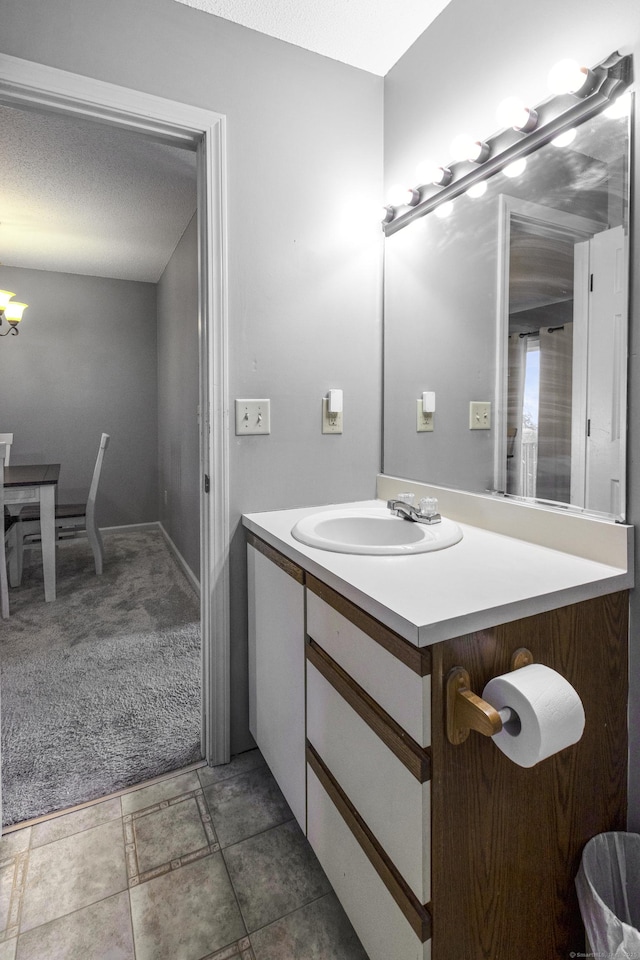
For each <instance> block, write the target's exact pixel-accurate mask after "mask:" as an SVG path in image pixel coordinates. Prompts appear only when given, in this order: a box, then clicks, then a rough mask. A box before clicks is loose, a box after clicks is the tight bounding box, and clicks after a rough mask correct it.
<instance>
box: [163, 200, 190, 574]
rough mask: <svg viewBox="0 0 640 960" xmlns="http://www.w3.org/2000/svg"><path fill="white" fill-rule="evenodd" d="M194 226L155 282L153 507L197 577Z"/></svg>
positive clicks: (186, 231) (183, 238) (188, 229)
mask: <svg viewBox="0 0 640 960" xmlns="http://www.w3.org/2000/svg"><path fill="white" fill-rule="evenodd" d="M199 451H200V447H199V432H198V229H197V218H196V216H195V215H194V216H193V218H192V220H191V222H190V223H189V226H188V227H187V229H186V230H185V232H184V233H183V235H182V237H181V239H180V241H179V243H178V245H177V247H176V249H175V250H174V252H173V256H172V257H171V259H170V260H169V263H168V264H167V266H166V267H165V270H164V272H163V274H162V276H161V277H160V280H159V281H158V495H159V507H158V512H159V516H160V519H161V521H162V524H163V526H164V528H165V530H166V531H167V533H168V534H169V536H170V537H171V539H172V540H173V542H174V544H175V546H176V547H177V548H178V550H179V551H180V553H181V554H182V556H183V557H184V559H185V561H186V562H187V564H188V565H189V567H190V568H191V570H192V571H193V573H194V574H195V576H196V577H198V578H199V576H200V499H199V490H200V452H199Z"/></svg>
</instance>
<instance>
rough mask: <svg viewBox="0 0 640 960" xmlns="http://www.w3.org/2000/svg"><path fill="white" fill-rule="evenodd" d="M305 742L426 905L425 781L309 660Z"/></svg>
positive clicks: (427, 827) (427, 788)
mask: <svg viewBox="0 0 640 960" xmlns="http://www.w3.org/2000/svg"><path fill="white" fill-rule="evenodd" d="M383 732H384V731H383ZM307 740H308V741H309V742H310V743H311V745H312V746H313V747H314V749H315V750H316V752H317V753H318V754H319V756H320V757H321V759H322V760H323V761H324V763H325V764H326V765H327V767H328V768H329V770H330V771H331V773H332V775H333V776H334V778H335V779H336V781H337V782H338V784H339V785H340V787H341V788H342V789H343V790H344V792H345V793H346V795H347V797H348V798H349V800H350V801H351V803H352V804H353V806H354V807H355V808H356V810H357V811H358V813H359V814H360V816H361V817H362V818H363V820H364V821H365V823H366V824H367V826H368V828H369V829H370V830H371V832H372V833H373V835H374V836H375V838H376V840H378V842H379V843H380V845H381V846H382V848H383V849H384V851H385V853H386V854H387V856H388V857H389V859H390V860H391V861H392V863H393V864H394V865H395V866H396V867H397V869H398V871H399V872H400V874H401V875H402V876H403V877H404V879H405V880H406V881H407V883H408V884H409V886H410V887H411V889H412V890H413V892H414V893H415V895H416V897H417V898H418V899H419V900H420V902H421V903H423V904H424V903H427V902H428V900H429V898H430V874H431V858H430V802H429V801H430V783H429V781H428V780H427V781H426V782H420V779H418V778H417V777H416V776H415V775H414V773H412V772H410V771H409V769H408V768H407V766H406V765H405V764H404V763H403V762H402V760H401V759H399V757H398V756H397V755H396V754H395V753H394V752H393V750H391V749H390V748H389V746H387V744H386V743H385V742H384V741H383V740H382V739H381V738H380V736H379V735H378V733H376V732H375V731H374V729H372V727H371V726H370V725H369V724H368V723H367V722H365V720H364V719H363V718H362V716H360V715H359V714H358V713H357V712H356V710H354V709H352V707H351V706H350V705H349V703H347V701H346V700H344V699H343V698H342V696H341V695H340V693H338V691H337V690H336V689H335V687H334V686H332V684H331V683H330V682H329V681H328V680H327V679H325V677H324V676H323V675H322V673H320V672H319V671H318V670H317V669H316V667H315V666H314V665H313V664H312V663H310V662H309V661H307Z"/></svg>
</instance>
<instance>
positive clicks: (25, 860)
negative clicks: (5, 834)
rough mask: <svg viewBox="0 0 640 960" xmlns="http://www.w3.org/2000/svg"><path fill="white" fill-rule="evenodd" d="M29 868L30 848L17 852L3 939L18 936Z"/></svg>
mask: <svg viewBox="0 0 640 960" xmlns="http://www.w3.org/2000/svg"><path fill="white" fill-rule="evenodd" d="M12 859H13V858H12ZM28 868H29V850H28V849H27V850H22V851H20V853H18V854H16V856H15V865H14V869H13V879H12V881H11V899H10V901H9V911H8V914H7V926H6V929H5V931H4V934H3V937H2V940H12V939H13V938H14V937H17V936H18V931H19V930H20V917H21V915H22V901H23V897H24V888H25V881H26V878H27V870H28Z"/></svg>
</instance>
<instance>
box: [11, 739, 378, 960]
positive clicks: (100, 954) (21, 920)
mask: <svg viewBox="0 0 640 960" xmlns="http://www.w3.org/2000/svg"><path fill="white" fill-rule="evenodd" d="M0 960H367V958H366V954H365V952H364V950H363V949H362V946H361V944H360V942H359V940H358V938H357V937H356V935H355V933H354V931H353V928H352V927H351V925H350V923H349V921H348V919H347V917H346V916H345V914H344V911H343V910H342V908H341V906H340V904H339V903H338V901H337V899H336V897H335V895H334V893H333V892H332V890H331V887H330V885H329V882H328V880H327V878H326V877H325V875H324V873H323V871H322V868H321V867H320V865H319V863H318V861H317V860H316V858H315V856H314V854H313V852H312V850H311V848H310V847H309V845H308V843H307V840H306V839H305V837H304V835H303V833H302V832H301V830H300V828H299V827H298V824H297V822H296V821H295V820H294V819H293V815H292V813H291V810H290V809H289V807H288V806H287V804H286V802H285V800H284V797H283V796H282V794H281V793H280V790H279V789H278V786H277V784H276V782H275V780H274V779H273V777H272V775H271V773H270V771H269V769H268V767H267V765H266V764H265V762H264V760H263V759H262V757H261V755H260V753H259V751H258V750H253V751H250V752H249V753H245V754H241V755H240V756H239V757H236V758H234V759H233V760H232V761H231V763H230V764H227V765H225V766H222V767H213V768H211V767H202V768H200V769H198V770H191V771H188V772H183V773H178V774H176V776H174V777H172V778H171V779H168V780H164V781H162V782H159V783H156V784H153V785H150V786H147V787H143V788H142V789H138V790H133V791H131V792H129V793H127V794H125V795H123V796H122V797H118V798H116V799H111V800H105V801H103V802H102V803H99V804H96V805H94V806H91V807H86V808H85V809H83V810H78V811H75V812H73V813H68V814H65V815H64V816H61V817H57V818H55V819H52V820H48V821H46V822H43V823H39V824H37V825H34V826H31V827H24V828H23V829H22V830H19V831H16V832H15V833H10V834H7V835H6V836H4V837H2V839H1V840H0Z"/></svg>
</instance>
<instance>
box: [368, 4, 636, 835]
mask: <svg viewBox="0 0 640 960" xmlns="http://www.w3.org/2000/svg"><path fill="white" fill-rule="evenodd" d="M616 49H620V50H621V51H622V52H624V53H633V54H634V57H635V70H636V75H637V72H638V70H640V17H639V16H638V5H637V0H610V2H608V3H606V4H603V3H601V2H599V0H598V2H597V0H565V2H564V3H557V2H555V0H538V2H537V3H536V4H535V5H534V6H532V5H531V3H529V2H528V0H527V2H525V0H492V3H490V4H486V3H484V4H479V3H477V0H452V2H451V4H450V5H449V6H448V7H447V8H446V9H445V10H444V11H443V13H442V14H441V15H440V16H439V17H438V19H437V20H436V21H435V23H434V24H433V25H432V26H431V27H430V28H429V29H428V30H427V31H426V32H425V33H424V34H423V35H422V37H420V38H419V40H418V41H417V42H416V43H415V44H414V45H413V47H412V48H411V49H410V50H409V51H408V52H407V53H406V54H405V56H404V57H403V58H402V59H401V60H400V62H399V63H398V64H397V65H396V66H395V67H394V68H393V69H392V70H391V71H390V73H389V74H388V75H387V77H386V78H385V175H386V177H387V183H388V184H391V183H395V182H397V181H402V180H404V179H405V177H407V176H412V175H413V171H414V170H415V166H416V164H417V163H418V162H419V161H420V160H423V159H425V158H427V157H431V158H433V159H437V158H441V159H444V160H446V159H448V158H449V144H450V142H451V140H452V139H453V137H454V136H455V135H456V134H457V133H460V132H462V131H464V130H477V131H478V133H479V134H480V135H482V134H487V135H488V134H490V133H492V132H494V131H495V129H496V127H497V124H496V120H495V113H494V111H495V107H496V105H497V104H498V103H499V102H500V101H501V100H502V99H503V98H504V97H505V96H508V95H510V94H512V93H517V94H519V95H521V96H523V97H524V98H525V100H528V101H529V102H530V103H537V102H539V101H540V100H542V99H544V97H545V96H546V95H547V93H546V76H547V73H548V71H549V69H550V68H551V67H552V66H553V64H554V63H555V62H556V61H558V60H560V59H562V58H563V57H567V56H573V57H575V58H576V59H578V60H580V61H581V62H582V63H584V64H586V65H592V64H595V63H597V62H598V61H599V60H601V59H603V58H604V57H605V56H607V55H608V54H609V53H611V52H612V51H613V50H616ZM638 122H639V121H638V110H637V109H636V120H635V123H636V130H635V142H636V144H638V143H640V140H639V139H638ZM639 172H640V160H639V158H638V152H637V151H636V157H635V161H634V176H635V185H637V184H638V183H640V179H639V177H638V174H639ZM633 198H634V199H633V203H634V210H633V211H632V217H631V222H632V224H636V225H637V224H638V223H640V191H637V190H635V191H633ZM409 229H411V228H409ZM636 229H637V227H636ZM635 246H636V237H635V236H634V235H632V237H631V250H632V264H633V268H634V269H632V291H631V338H630V339H631V342H630V351H629V353H630V362H629V372H630V391H629V410H630V417H629V458H628V463H629V471H628V472H629V497H628V519H629V522H631V523H634V524H635V523H637V522H638V520H640V420H639V419H638V417H636V416H634V412H635V411H637V410H638V409H639V406H640V359H639V357H638V351H639V348H640V271H639V270H638V269H637V257H634V256H633V250H634V247H635ZM450 372H451V375H452V376H453V375H455V357H453V356H452V357H451V370H450ZM436 415H437V414H436ZM637 563H638V561H637V560H636V564H637ZM631 617H632V620H631V635H630V653H631V669H630V677H631V683H630V707H629V712H630V722H629V727H630V736H631V745H630V780H629V785H630V803H629V826H630V829H633V830H639V829H640V640H639V637H638V630H639V628H640V595H639V594H638V592H637V591H636V592H635V593H634V594H632V600H631ZM585 789H589V786H588V785H585Z"/></svg>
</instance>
